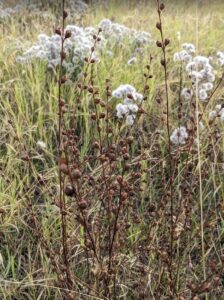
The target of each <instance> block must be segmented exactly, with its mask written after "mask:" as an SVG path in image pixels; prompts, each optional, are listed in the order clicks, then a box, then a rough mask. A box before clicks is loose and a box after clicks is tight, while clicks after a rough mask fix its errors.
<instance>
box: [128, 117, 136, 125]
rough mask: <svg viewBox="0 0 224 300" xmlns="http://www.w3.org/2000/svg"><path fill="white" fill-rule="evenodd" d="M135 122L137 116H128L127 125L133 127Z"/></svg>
mask: <svg viewBox="0 0 224 300" xmlns="http://www.w3.org/2000/svg"><path fill="white" fill-rule="evenodd" d="M134 121H135V115H129V116H127V118H126V124H127V125H128V126H131V125H133V124H134Z"/></svg>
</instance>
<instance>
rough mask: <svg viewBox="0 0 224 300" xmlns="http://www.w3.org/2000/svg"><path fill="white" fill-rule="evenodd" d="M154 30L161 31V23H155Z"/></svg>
mask: <svg viewBox="0 0 224 300" xmlns="http://www.w3.org/2000/svg"><path fill="white" fill-rule="evenodd" d="M156 28H157V29H159V30H161V29H162V25H161V23H160V22H157V23H156Z"/></svg>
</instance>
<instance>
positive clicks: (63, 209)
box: [58, 0, 71, 288]
mask: <svg viewBox="0 0 224 300" xmlns="http://www.w3.org/2000/svg"><path fill="white" fill-rule="evenodd" d="M64 11H65V0H62V31H61V60H60V67H59V78H58V116H59V117H58V172H59V173H58V174H59V203H60V215H61V234H62V248H63V261H64V265H65V269H66V270H65V273H66V278H67V286H68V288H70V287H71V278H70V270H69V262H68V246H67V222H66V207H65V196H64V183H63V177H62V172H61V170H60V163H61V158H62V121H63V112H62V106H61V101H62V76H63V74H62V66H63V53H64V41H65V36H64V30H65V16H64Z"/></svg>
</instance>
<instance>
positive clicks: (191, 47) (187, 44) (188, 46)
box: [182, 43, 195, 54]
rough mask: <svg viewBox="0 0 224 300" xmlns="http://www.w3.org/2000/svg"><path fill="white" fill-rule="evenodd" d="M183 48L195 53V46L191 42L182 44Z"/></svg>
mask: <svg viewBox="0 0 224 300" xmlns="http://www.w3.org/2000/svg"><path fill="white" fill-rule="evenodd" d="M182 48H183V49H184V50H186V51H187V52H188V53H189V54H194V53H195V46H194V45H193V44H190V43H184V44H183V45H182Z"/></svg>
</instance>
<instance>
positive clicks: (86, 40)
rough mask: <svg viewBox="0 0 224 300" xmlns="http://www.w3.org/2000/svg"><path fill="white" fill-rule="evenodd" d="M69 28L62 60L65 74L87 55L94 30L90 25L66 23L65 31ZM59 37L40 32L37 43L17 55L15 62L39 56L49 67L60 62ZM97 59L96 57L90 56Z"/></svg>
mask: <svg viewBox="0 0 224 300" xmlns="http://www.w3.org/2000/svg"><path fill="white" fill-rule="evenodd" d="M67 30H70V31H71V33H72V35H71V38H69V39H67V40H65V43H64V50H65V52H66V53H67V56H68V59H67V60H66V61H64V66H65V67H66V69H67V73H68V74H67V75H68V76H69V75H72V73H73V72H74V71H75V70H76V69H77V68H79V67H80V64H81V62H82V61H83V59H84V57H85V56H87V55H89V53H90V50H91V47H92V46H93V34H95V33H96V30H95V29H94V28H92V27H87V28H82V27H78V26H75V25H68V26H67V27H66V28H65V31H67ZM60 51H61V37H60V36H59V35H57V34H54V35H52V36H48V35H46V34H40V35H39V36H38V43H36V44H35V45H33V46H32V47H31V48H30V49H28V50H27V51H26V52H25V53H24V54H23V55H22V56H18V57H17V62H20V63H25V62H28V61H31V60H32V59H34V58H39V59H41V60H45V61H47V62H48V64H49V67H55V66H57V65H59V64H60ZM92 58H95V59H96V60H97V57H96V56H95V57H92Z"/></svg>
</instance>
